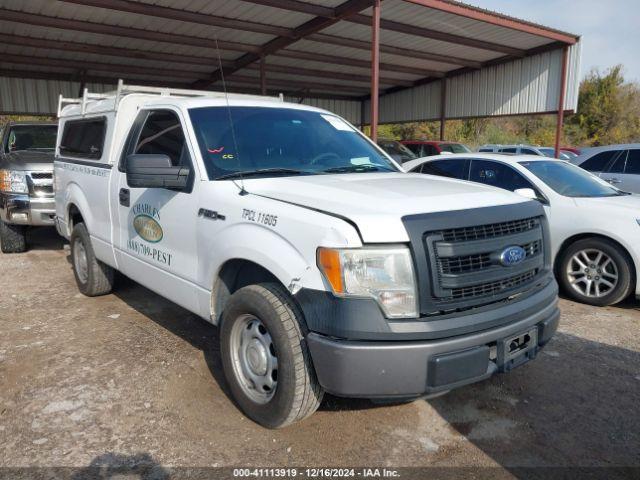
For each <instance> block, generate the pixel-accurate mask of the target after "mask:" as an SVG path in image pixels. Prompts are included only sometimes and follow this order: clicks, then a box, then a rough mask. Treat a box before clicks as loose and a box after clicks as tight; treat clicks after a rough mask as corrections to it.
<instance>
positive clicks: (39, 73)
mask: <svg viewBox="0 0 640 480" xmlns="http://www.w3.org/2000/svg"><path fill="white" fill-rule="evenodd" d="M0 31H1V32H2V37H1V38H2V42H0V54H1V55H0V112H2V113H31V114H52V113H54V112H55V110H56V100H57V96H58V95H59V94H63V95H64V96H67V97H68V96H77V95H79V93H80V92H81V90H82V89H83V88H85V87H87V88H89V89H90V90H91V91H98V92H99V91H104V90H112V89H113V88H114V85H115V84H116V82H117V79H118V78H123V79H125V81H126V82H127V83H137V84H150V85H158V86H175V87H180V88H189V87H192V88H198V89H214V90H221V89H222V80H223V78H224V80H225V82H226V86H227V89H228V90H229V91H234V92H251V93H255V92H260V91H264V92H265V93H269V94H274V93H276V94H277V93H284V94H285V96H286V97H288V98H289V99H291V100H293V101H300V102H305V103H309V104H313V105H318V106H321V107H324V108H327V109H329V110H332V111H334V112H336V113H338V114H341V115H343V116H345V117H346V118H348V119H349V120H350V121H351V122H353V123H354V124H364V123H367V124H368V123H371V115H370V111H371V102H370V99H371V98H374V99H377V98H379V102H380V109H379V120H380V122H407V121H421V120H437V119H440V120H443V119H444V118H465V117H476V116H496V115H516V114H532V113H549V112H557V111H560V112H564V111H573V110H575V108H576V105H577V90H578V83H579V78H578V72H579V61H580V38H579V37H578V36H577V35H573V34H569V33H565V32H561V31H558V30H555V29H551V28H548V27H544V26H541V25H537V24H534V23H531V22H527V21H523V20H519V19H515V18H511V17H507V16H504V15H501V14H498V13H494V12H490V11H486V10H482V9H478V8H475V7H471V6H467V5H464V4H461V3H458V2H453V1H449V0H324V1H318V0H316V1H301V0H190V1H178V0H29V1H28V2H25V1H22V0H0ZM220 67H222V68H220ZM378 71H379V74H378V73H377V72H378ZM376 92H379V96H378V95H376ZM372 93H373V96H372ZM375 107H376V105H375V102H374V105H373V109H374V110H375ZM373 120H374V122H373V123H374V124H377V122H376V121H375V120H376V119H375V117H374V119H373Z"/></svg>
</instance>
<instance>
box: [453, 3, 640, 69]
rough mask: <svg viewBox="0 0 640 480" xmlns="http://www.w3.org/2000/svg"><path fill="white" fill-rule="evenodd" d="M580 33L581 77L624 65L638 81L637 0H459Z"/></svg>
mask: <svg viewBox="0 0 640 480" xmlns="http://www.w3.org/2000/svg"><path fill="white" fill-rule="evenodd" d="M462 1H463V3H467V4H469V5H475V6H477V7H481V8H486V9H488V10H493V11H496V12H500V13H504V14H506V15H510V16H513V17H517V18H522V19H524V20H529V21H532V22H535V23H540V24H542V25H545V26H548V27H553V28H557V29H559V30H564V31H566V32H569V33H575V34H577V35H581V36H582V65H581V67H582V68H581V69H582V76H583V77H584V75H585V74H586V73H588V72H589V71H590V70H591V69H592V68H599V69H600V70H605V69H607V68H609V67H612V66H614V65H617V64H622V65H623V67H624V75H625V78H626V79H627V80H631V81H640V55H639V52H638V48H639V47H640V0H462Z"/></svg>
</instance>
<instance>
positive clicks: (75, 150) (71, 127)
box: [60, 117, 107, 160]
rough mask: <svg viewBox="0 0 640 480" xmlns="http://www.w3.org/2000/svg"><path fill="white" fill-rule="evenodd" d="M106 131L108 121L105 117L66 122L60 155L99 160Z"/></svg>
mask: <svg viewBox="0 0 640 480" xmlns="http://www.w3.org/2000/svg"><path fill="white" fill-rule="evenodd" d="M106 131H107V120H106V118H104V117H100V118H89V119H85V120H71V121H69V122H66V123H65V124H64V130H63V132H62V140H61V141H60V155H62V156H64V157H74V158H86V159H91V160H99V159H100V158H101V157H102V149H103V147H104V137H105V134H106Z"/></svg>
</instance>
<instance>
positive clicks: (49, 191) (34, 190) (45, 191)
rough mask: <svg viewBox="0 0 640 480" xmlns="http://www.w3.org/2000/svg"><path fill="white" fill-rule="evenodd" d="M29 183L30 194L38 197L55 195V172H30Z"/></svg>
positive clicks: (28, 174) (28, 175)
mask: <svg viewBox="0 0 640 480" xmlns="http://www.w3.org/2000/svg"><path fill="white" fill-rule="evenodd" d="M27 185H28V186H29V194H30V195H32V196H36V197H51V196H53V173H52V172H28V173H27Z"/></svg>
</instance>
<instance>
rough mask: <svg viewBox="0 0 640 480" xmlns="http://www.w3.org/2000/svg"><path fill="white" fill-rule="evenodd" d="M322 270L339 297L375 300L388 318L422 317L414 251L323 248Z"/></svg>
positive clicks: (404, 247)
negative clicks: (419, 311)
mask: <svg viewBox="0 0 640 480" xmlns="http://www.w3.org/2000/svg"><path fill="white" fill-rule="evenodd" d="M318 267H319V268H320V270H321V271H322V273H323V274H324V276H325V278H326V279H327V281H328V282H329V284H331V288H332V289H333V293H334V294H336V295H338V296H350V297H368V298H373V299H374V300H376V301H377V302H378V304H379V305H380V307H381V308H382V310H383V312H384V314H385V316H386V317H387V318H402V317H417V316H418V307H417V295H416V281H415V275H414V272H413V263H412V261H411V252H410V251H409V248H408V247H406V246H404V245H398V246H391V247H365V248H353V249H333V248H319V249H318Z"/></svg>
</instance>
